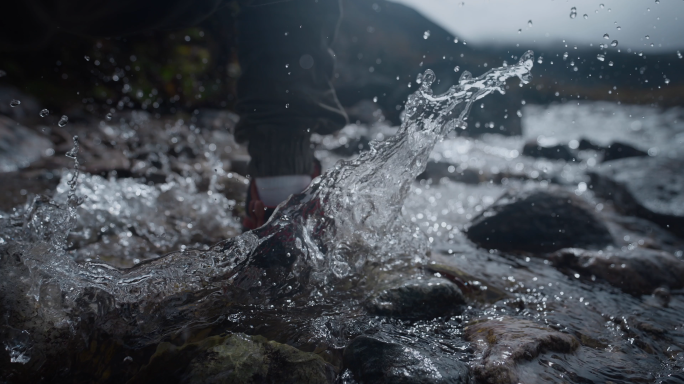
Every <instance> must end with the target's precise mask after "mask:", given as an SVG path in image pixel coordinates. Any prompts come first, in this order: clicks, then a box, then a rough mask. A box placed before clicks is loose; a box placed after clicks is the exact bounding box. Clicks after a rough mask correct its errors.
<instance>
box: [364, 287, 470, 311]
mask: <svg viewBox="0 0 684 384" xmlns="http://www.w3.org/2000/svg"><path fill="white" fill-rule="evenodd" d="M463 304H465V298H464V297H463V293H462V292H461V290H460V289H459V288H458V287H457V286H456V285H455V284H453V283H451V282H450V281H447V280H444V279H438V278H426V279H421V280H417V279H416V280H410V281H407V282H405V283H404V284H402V285H400V286H398V287H393V288H389V289H386V290H384V291H382V292H380V293H379V294H377V295H376V296H374V297H373V298H371V300H370V301H369V302H368V304H367V305H366V308H367V309H368V311H369V312H370V313H373V314H376V315H381V316H390V317H397V318H403V319H434V318H435V317H441V316H448V315H451V314H454V313H457V312H460V311H461V310H462V308H461V306H462V305H463Z"/></svg>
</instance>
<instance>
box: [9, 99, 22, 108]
mask: <svg viewBox="0 0 684 384" xmlns="http://www.w3.org/2000/svg"><path fill="white" fill-rule="evenodd" d="M19 104H21V101H19V100H17V99H13V100H12V101H10V107H12V108H14V107H18V106H19Z"/></svg>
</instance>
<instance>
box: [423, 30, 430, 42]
mask: <svg viewBox="0 0 684 384" xmlns="http://www.w3.org/2000/svg"><path fill="white" fill-rule="evenodd" d="M428 37H430V31H425V32H423V39H425V40H427V39H428Z"/></svg>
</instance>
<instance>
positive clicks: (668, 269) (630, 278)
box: [549, 248, 684, 295]
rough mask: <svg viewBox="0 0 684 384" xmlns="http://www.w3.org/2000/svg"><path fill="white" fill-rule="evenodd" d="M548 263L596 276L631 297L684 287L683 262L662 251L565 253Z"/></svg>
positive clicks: (552, 255) (552, 256) (582, 251)
mask: <svg viewBox="0 0 684 384" xmlns="http://www.w3.org/2000/svg"><path fill="white" fill-rule="evenodd" d="M549 259H550V260H552V261H554V263H555V265H556V266H557V267H558V268H569V269H570V270H573V271H576V272H580V273H581V274H585V275H586V274H588V275H590V276H595V277H597V278H600V279H602V280H604V281H607V282H608V283H610V284H611V285H613V286H615V287H618V288H620V289H622V290H623V291H625V292H628V293H631V294H636V295H644V294H650V293H652V292H654V291H655V290H656V289H658V288H661V287H662V288H670V289H679V288H683V287H684V261H682V260H681V259H678V258H677V257H675V256H674V255H672V254H670V253H667V252H663V251H657V250H652V249H645V248H636V249H633V250H612V251H588V250H584V249H563V250H560V251H557V252H555V253H553V254H551V255H550V256H549Z"/></svg>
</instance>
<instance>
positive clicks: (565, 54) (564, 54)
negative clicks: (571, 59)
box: [563, 52, 568, 60]
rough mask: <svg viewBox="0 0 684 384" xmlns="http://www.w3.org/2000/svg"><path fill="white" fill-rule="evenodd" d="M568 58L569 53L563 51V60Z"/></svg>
mask: <svg viewBox="0 0 684 384" xmlns="http://www.w3.org/2000/svg"><path fill="white" fill-rule="evenodd" d="M567 59H568V53H567V52H565V53H563V60H567Z"/></svg>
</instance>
